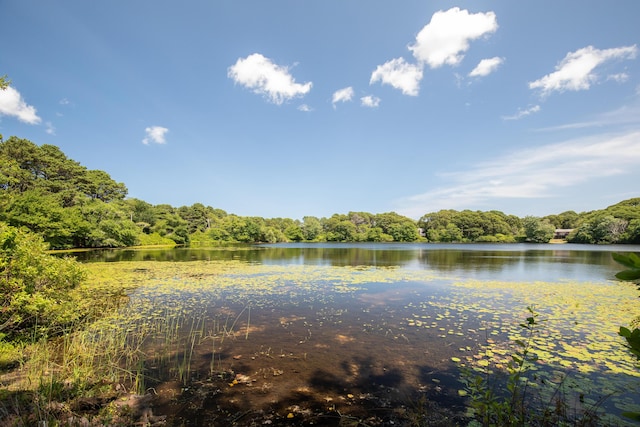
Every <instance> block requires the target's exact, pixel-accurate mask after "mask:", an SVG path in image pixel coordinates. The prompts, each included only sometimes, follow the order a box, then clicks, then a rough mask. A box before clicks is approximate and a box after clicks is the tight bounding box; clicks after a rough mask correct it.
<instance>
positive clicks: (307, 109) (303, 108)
mask: <svg viewBox="0 0 640 427" xmlns="http://www.w3.org/2000/svg"><path fill="white" fill-rule="evenodd" d="M298 111H304V112H305V113H308V112H311V111H313V108H311V107H309V106H308V105H307V104H301V105H300V106H298Z"/></svg>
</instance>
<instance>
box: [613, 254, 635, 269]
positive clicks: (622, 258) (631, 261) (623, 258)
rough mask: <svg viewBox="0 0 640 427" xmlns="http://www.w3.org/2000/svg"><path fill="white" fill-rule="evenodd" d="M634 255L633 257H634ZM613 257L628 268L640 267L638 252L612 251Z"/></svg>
mask: <svg viewBox="0 0 640 427" xmlns="http://www.w3.org/2000/svg"><path fill="white" fill-rule="evenodd" d="M632 256H633V257H632ZM611 257H612V258H613V260H614V261H615V262H617V263H618V264H622V265H624V266H625V267H628V268H640V258H638V256H637V255H636V254H633V253H632V254H629V255H623V254H619V253H615V252H614V253H612V254H611Z"/></svg>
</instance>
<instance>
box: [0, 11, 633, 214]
mask: <svg viewBox="0 0 640 427" xmlns="http://www.w3.org/2000/svg"><path fill="white" fill-rule="evenodd" d="M639 16H640V2H639V1H637V0H618V1H616V2H604V1H595V0H563V1H557V0H536V1H532V0H522V1H513V0H495V1H483V0H470V1H455V2H454V1H448V0H439V1H429V0H420V1H415V0H403V1H388V0H387V1H382V0H323V1H300V0H297V1H295V0H270V1H264V0H234V1H231V0H220V1H210V0H193V1H189V2H179V1H175V0H173V1H169V0H136V1H130V0H110V1H91V2H88V1H86V0H65V1H58V2H53V1H48V0H0V40H2V43H0V75H5V74H6V75H7V76H8V77H9V79H10V80H11V86H10V87H9V88H8V89H6V90H4V91H1V92H0V134H2V135H3V137H4V138H5V139H6V138H8V137H10V136H14V135H15V136H18V137H21V138H26V139H28V140H30V141H32V142H34V143H36V144H38V145H42V144H51V145H55V146H57V147H59V148H60V149H61V150H62V151H63V152H64V153H65V154H66V155H67V156H68V157H69V158H71V159H73V160H76V161H78V162H80V163H81V164H82V165H84V166H86V167H87V168H89V169H100V170H104V171H106V172H107V173H109V174H110V175H111V177H112V178H113V179H115V180H116V181H118V182H123V183H124V184H125V185H126V186H127V188H128V196H129V197H133V198H138V199H141V200H144V201H146V202H149V203H152V204H170V205H172V206H175V207H179V206H184V205H186V206H188V205H192V204H194V203H202V204H204V205H208V206H212V207H214V208H219V209H223V210H225V211H227V212H228V213H234V214H238V215H243V216H261V217H265V218H273V217H286V218H294V219H302V218H303V217H304V216H317V217H329V216H331V215H333V214H335V213H348V212H350V211H356V212H357V211H361V212H370V213H383V212H392V211H393V212H397V213H399V214H402V215H406V216H409V217H411V218H414V219H418V218H420V217H421V216H422V215H425V214H427V213H430V212H436V211H438V210H440V209H456V210H464V209H471V210H482V211H488V210H499V211H502V212H505V213H507V214H514V215H518V216H520V217H524V216H527V215H534V216H544V215H548V214H558V213H561V212H564V211H567V210H574V211H576V212H586V211H591V210H596V209H603V208H605V207H607V206H610V205H612V204H615V203H617V202H619V201H622V200H625V199H628V198H632V197H640V186H639V185H638V184H639V183H640V52H639V49H640V27H639V26H638V22H637V20H638V17H639Z"/></svg>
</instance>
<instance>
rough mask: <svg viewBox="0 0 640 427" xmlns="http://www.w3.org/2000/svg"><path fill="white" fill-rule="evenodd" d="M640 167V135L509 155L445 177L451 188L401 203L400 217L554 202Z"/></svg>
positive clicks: (601, 137)
mask: <svg viewBox="0 0 640 427" xmlns="http://www.w3.org/2000/svg"><path fill="white" fill-rule="evenodd" d="M638 164H640V132H639V131H632V132H628V133H625V134H617V135H611V134H602V135H595V136H592V137H588V138H583V139H575V140H569V141H566V142H561V143H556V144H549V145H543V146H539V147H535V148H528V149H523V150H520V151H516V152H513V153H510V154H505V155H503V156H501V157H498V158H496V159H494V160H492V161H490V162H483V163H479V164H477V165H475V166H472V167H470V168H469V170H466V171H464V172H457V173H452V174H447V175H442V177H443V178H444V179H445V180H448V181H449V183H448V184H446V185H444V186H442V187H440V188H436V189H434V190H430V191H427V192H425V193H422V194H418V195H414V196H410V197H407V198H404V199H402V200H400V201H398V203H399V206H400V208H399V209H398V211H399V212H400V213H402V214H404V215H407V216H411V217H414V218H417V217H420V216H421V215H424V214H425V213H428V212H434V211H438V210H440V209H466V208H472V207H474V206H478V205H483V204H486V203H487V202H488V201H494V200H495V199H528V198H542V197H553V195H554V194H557V193H558V192H559V191H560V190H561V188H563V187H572V186H575V185H578V184H582V183H585V182H588V181H592V180H597V179H601V178H603V177H606V176H612V175H619V174H626V173H631V172H633V171H634V170H636V169H637V167H638ZM492 204H495V202H493V203H492Z"/></svg>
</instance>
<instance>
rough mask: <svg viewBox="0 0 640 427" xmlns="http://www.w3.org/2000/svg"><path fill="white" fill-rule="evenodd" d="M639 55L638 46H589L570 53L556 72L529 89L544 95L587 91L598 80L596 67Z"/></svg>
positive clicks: (531, 83) (534, 82)
mask: <svg viewBox="0 0 640 427" xmlns="http://www.w3.org/2000/svg"><path fill="white" fill-rule="evenodd" d="M637 53H638V48H637V47H636V45H633V46H624V47H617V48H611V49H604V50H600V49H596V48H594V47H593V46H587V47H584V48H582V49H578V50H576V51H575V52H569V53H568V54H567V55H566V56H565V57H564V59H563V60H562V61H560V63H559V64H558V65H556V71H554V72H553V73H550V74H547V75H546V76H544V77H542V78H540V79H538V80H536V81H533V82H530V83H529V89H540V90H541V92H542V95H548V94H550V93H552V92H564V91H565V90H573V91H578V90H587V89H589V88H590V87H591V85H592V84H593V83H595V82H596V81H597V80H598V75H597V74H596V73H595V72H594V70H595V69H596V67H598V66H599V65H602V64H603V63H605V62H607V61H612V60H616V59H634V58H635V57H636V54H637Z"/></svg>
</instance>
